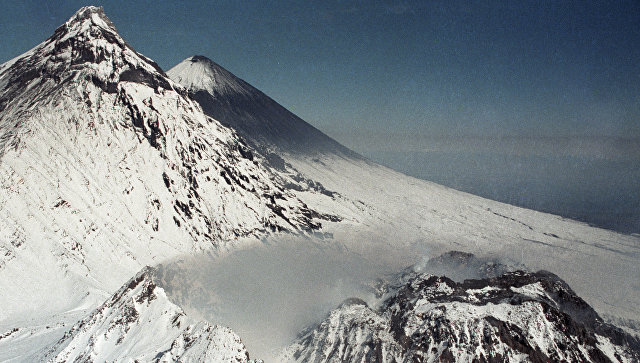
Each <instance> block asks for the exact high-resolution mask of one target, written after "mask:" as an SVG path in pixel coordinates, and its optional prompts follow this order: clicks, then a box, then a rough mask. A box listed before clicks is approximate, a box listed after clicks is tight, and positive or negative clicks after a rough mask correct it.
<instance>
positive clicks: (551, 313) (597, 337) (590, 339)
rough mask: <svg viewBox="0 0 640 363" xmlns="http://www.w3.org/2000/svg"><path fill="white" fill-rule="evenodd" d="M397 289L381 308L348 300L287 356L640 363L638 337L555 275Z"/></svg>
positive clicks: (429, 282)
mask: <svg viewBox="0 0 640 363" xmlns="http://www.w3.org/2000/svg"><path fill="white" fill-rule="evenodd" d="M474 260H475V257H474V256H473V255H470V254H465V253H460V252H452V253H448V254H445V255H443V256H440V257H439V258H437V259H433V260H432V261H434V262H435V263H438V262H439V263H444V261H447V263H451V264H453V265H456V264H457V265H468V264H474V263H475V262H474ZM476 262H477V261H476ZM389 286H391V288H390V289H391V292H390V293H388V294H387V296H388V297H387V298H386V299H385V300H384V301H383V302H382V303H381V304H380V307H379V308H377V309H370V308H368V307H367V306H366V304H365V305H361V304H358V303H355V304H354V303H351V302H349V301H347V302H345V303H344V304H342V305H341V306H340V307H339V308H337V309H336V310H334V311H332V312H331V314H330V317H329V318H328V319H327V320H325V321H323V322H322V323H321V324H320V325H318V326H317V327H316V328H315V329H312V330H308V331H306V332H304V333H303V334H302V335H301V336H300V338H299V339H298V340H297V341H296V342H295V343H294V344H292V345H291V346H290V347H289V348H288V349H287V350H286V352H285V353H284V356H285V357H287V358H293V359H295V360H297V361H305V360H315V361H332V362H337V361H353V360H357V361H360V358H361V357H362V356H366V354H369V353H371V352H383V353H384V354H382V355H381V356H379V357H377V358H376V359H377V360H376V361H379V362H393V361H440V362H459V361H474V362H503V361H529V362H551V361H576V362H578V361H579V362H611V361H617V360H619V359H621V358H624V359H626V360H628V361H638V359H640V344H639V341H638V339H636V338H634V337H633V336H630V335H628V334H626V333H625V332H624V331H622V330H621V329H619V328H616V327H615V326H613V325H610V324H607V323H604V322H603V321H602V319H601V318H600V317H599V316H598V314H597V313H596V312H595V311H594V310H593V309H592V308H591V307H590V306H589V305H588V304H587V303H586V302H585V301H584V300H582V299H581V298H580V297H578V296H577V295H576V294H575V293H574V292H573V290H571V288H570V287H569V286H568V285H567V284H566V283H565V282H564V281H562V280H561V279H560V278H559V277H558V276H556V275H554V274H552V273H550V272H547V271H539V272H536V273H531V272H525V271H521V270H516V271H511V272H506V273H504V274H502V275H499V276H493V277H487V278H483V279H469V280H464V281H462V282H455V281H453V280H451V279H449V278H447V277H444V276H434V275H431V274H428V273H424V272H416V271H415V268H414V269H412V270H408V271H407V272H405V273H403V274H402V275H401V276H399V277H398V281H397V282H396V283H392V284H390V285H389ZM353 301H357V300H353Z"/></svg>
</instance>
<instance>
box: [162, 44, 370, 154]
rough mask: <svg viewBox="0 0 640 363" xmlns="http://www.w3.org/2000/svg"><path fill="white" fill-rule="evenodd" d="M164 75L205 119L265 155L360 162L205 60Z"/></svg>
mask: <svg viewBox="0 0 640 363" xmlns="http://www.w3.org/2000/svg"><path fill="white" fill-rule="evenodd" d="M167 75H168V76H169V77H171V79H172V80H174V81H175V82H177V83H179V84H181V85H183V86H184V87H186V88H187V89H188V90H189V93H190V95H191V97H192V98H193V99H194V100H196V101H197V102H198V103H199V104H200V105H201V106H202V109H203V110H204V111H205V113H207V115H209V116H211V117H213V118H215V119H216V120H220V122H222V123H223V124H224V125H225V126H229V127H232V128H233V129H235V130H236V131H238V133H239V134H240V135H242V136H243V137H245V138H246V139H247V140H249V141H250V142H251V143H252V146H254V147H256V148H258V149H260V150H262V151H263V152H266V153H269V152H275V153H277V154H281V153H290V152H294V153H302V154H317V153H320V154H326V153H332V154H341V155H345V156H348V157H352V158H361V157H360V156H358V155H357V154H356V153H354V152H353V151H351V150H349V149H347V148H346V147H344V146H342V145H340V144H339V143H337V142H336V141H334V140H333V139H331V138H330V137H328V136H327V135H325V134H323V133H322V132H320V131H319V130H318V129H316V128H315V127H313V126H311V125H310V124H308V123H306V122H305V121H304V120H302V119H301V118H299V117H298V116H296V115H294V114H293V113H291V112H289V111H288V110H287V109H285V108H284V107H282V106H281V105H280V104H278V103H277V102H276V101H274V100H273V99H271V98H270V97H269V96H267V95H265V94H264V93H262V92H261V91H259V90H257V89H256V88H254V87H253V86H251V85H249V84H248V83H247V82H245V81H243V80H241V79H240V78H238V77H236V76H235V75H233V74H231V73H230V72H229V71H227V70H226V69H224V68H223V67H221V66H220V65H218V64H217V63H215V62H213V61H212V60H210V59H208V58H206V57H203V56H193V57H189V58H187V59H185V60H184V61H182V62H180V63H179V64H178V65H176V66H174V67H173V68H171V69H170V70H169V71H167Z"/></svg>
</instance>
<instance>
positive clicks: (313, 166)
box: [168, 57, 640, 334]
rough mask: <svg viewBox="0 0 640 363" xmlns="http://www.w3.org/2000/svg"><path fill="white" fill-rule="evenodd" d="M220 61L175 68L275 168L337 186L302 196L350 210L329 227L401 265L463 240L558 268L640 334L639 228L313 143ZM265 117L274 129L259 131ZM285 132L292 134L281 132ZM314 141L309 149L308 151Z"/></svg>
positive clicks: (317, 205)
mask: <svg viewBox="0 0 640 363" xmlns="http://www.w3.org/2000/svg"><path fill="white" fill-rule="evenodd" d="M212 64H213V63H212V62H210V61H208V60H206V59H203V58H202V57H195V58H194V57H192V58H188V59H187V60H185V61H183V62H182V63H180V67H178V66H176V67H174V69H172V70H170V71H169V72H168V74H169V75H170V76H171V77H172V78H173V79H174V80H176V81H178V82H181V83H182V84H183V85H185V86H186V87H187V88H188V89H190V95H191V97H193V98H194V99H195V100H198V101H199V102H200V103H201V104H202V105H203V108H204V109H205V111H207V110H208V111H207V112H214V111H215V112H216V115H218V117H220V119H221V122H223V123H225V124H227V125H230V126H231V127H233V128H237V129H238V130H239V132H241V133H242V134H243V135H244V137H245V138H246V139H247V142H248V143H250V144H253V145H262V146H261V147H262V148H263V149H266V150H274V151H275V152H274V153H272V154H270V157H269V160H270V166H271V167H272V168H274V169H275V168H278V169H281V170H284V171H286V172H287V173H288V174H290V175H292V176H295V177H296V178H297V179H298V180H306V181H312V182H313V183H315V184H316V185H321V186H322V188H323V189H324V190H328V191H331V192H332V193H333V195H334V197H333V198H330V199H324V200H318V199H317V198H315V196H312V195H304V194H300V197H301V198H302V199H303V200H304V201H305V203H306V204H307V205H309V206H312V207H313V208H314V209H316V210H318V211H319V212H322V213H336V214H338V215H340V216H341V217H342V218H343V221H342V223H337V224H325V228H324V231H325V232H326V233H331V234H332V235H333V236H334V241H336V242H337V243H343V244H344V245H346V248H348V249H349V250H350V251H357V252H358V253H361V254H362V255H363V256H367V257H368V258H371V259H373V260H376V261H380V260H381V259H384V260H385V261H386V262H387V263H388V264H389V265H396V266H399V265H402V263H406V259H407V255H408V254H409V253H408V251H409V250H410V249H411V248H416V249H417V250H427V251H429V252H433V253H442V252H445V251H448V250H451V249H452V248H455V249H461V250H464V251H467V252H473V253H475V254H477V255H480V256H500V257H502V258H506V259H510V260H512V261H519V262H521V263H522V264H524V265H526V266H529V267H530V268H532V269H536V270H537V269H544V270H548V271H553V272H554V273H556V274H558V275H559V276H561V277H562V278H563V279H564V280H566V281H567V282H568V283H569V284H571V286H572V287H573V288H574V289H575V290H576V291H577V292H578V293H579V295H580V296H582V297H583V298H584V299H585V300H587V301H588V302H589V303H590V304H591V305H592V306H594V308H595V309H596V310H597V311H598V312H599V313H600V314H602V315H603V316H604V317H605V318H606V319H608V320H609V321H612V322H615V323H616V324H620V325H622V326H625V327H626V328H628V329H629V331H635V332H636V334H640V305H638V304H637V301H640V285H638V284H636V283H635V280H637V278H636V277H637V276H640V238H639V237H638V236H630V235H622V234H618V233H615V232H611V231H606V230H602V229H597V228H593V227H590V226H587V225H585V224H582V223H579V222H575V221H572V220H569V219H565V218H562V217H559V216H554V215H551V214H545V213H540V212H536V211H533V210H529V209H524V208H518V207H515V206H511V205H507V204H504V203H499V202H495V201H491V200H488V199H484V198H481V197H477V196H474V195H471V194H467V193H463V192H459V191H456V190H453V189H450V188H447V187H444V186H441V185H437V184H435V183H431V182H428V181H424V180H418V179H414V178H411V177H408V176H406V175H403V174H401V173H398V172H396V171H393V170H391V169H388V168H385V167H382V166H380V165H377V164H375V163H373V162H371V161H368V160H366V159H364V158H362V157H360V156H353V154H350V153H347V152H342V151H337V152H333V151H332V148H330V147H319V148H318V147H313V146H312V145H313V142H309V141H308V136H306V135H305V133H296V132H292V131H291V130H297V129H299V128H301V129H302V128H305V127H307V126H305V125H306V123H305V122H304V121H302V120H301V119H299V118H297V117H291V115H290V113H289V112H288V113H286V115H283V116H278V115H279V113H278V112H271V111H269V109H267V108H265V107H253V106H252V105H245V104H244V103H241V102H239V101H238V102H236V101H234V100H245V101H246V102H248V101H247V100H249V99H252V98H253V97H258V96H255V95H260V96H259V97H258V99H262V100H264V97H266V96H263V95H262V93H260V92H259V91H257V90H255V89H254V88H253V87H250V86H248V85H247V84H246V83H245V82H243V81H240V80H238V79H237V77H234V76H233V75H231V74H229V73H228V72H227V71H224V70H222V69H221V68H220V67H219V66H217V65H215V64H213V65H212ZM212 100H214V101H215V100H217V101H215V102H213V101H212ZM223 101H224V102H223ZM211 102H213V103H211ZM243 102H244V101H243ZM265 102H266V101H265ZM268 104H270V105H273V101H269V103H268ZM207 105H209V106H210V107H211V109H207V107H209V106H207ZM277 108H278V109H279V110H280V109H281V106H279V105H278V106H277ZM279 112H282V110H281V111H279ZM226 117H228V119H226V120H225V118H226ZM265 125H268V131H266V132H267V133H269V134H270V135H272V136H269V137H264V136H263V135H262V131H258V130H260V128H261V127H266V126H265ZM254 127H255V128H256V129H255V130H254ZM241 130H245V131H241ZM282 137H285V138H288V141H286V142H285V141H282V140H279V138H282ZM291 143H293V144H297V146H296V145H294V146H290V144H291ZM305 143H309V144H310V147H309V149H308V150H300V147H301V146H302V145H305ZM307 197H308V198H307ZM381 250H383V251H385V252H384V253H382V255H380V251H381ZM409 255H410V254H409ZM594 286H597V288H594Z"/></svg>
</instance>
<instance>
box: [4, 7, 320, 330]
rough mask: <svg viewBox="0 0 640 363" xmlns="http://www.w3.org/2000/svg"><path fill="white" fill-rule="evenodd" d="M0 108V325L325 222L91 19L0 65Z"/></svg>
mask: <svg viewBox="0 0 640 363" xmlns="http://www.w3.org/2000/svg"><path fill="white" fill-rule="evenodd" d="M0 111H1V113H0V286H1V290H2V291H3V293H2V294H1V296H0V304H1V305H2V307H3V308H2V309H0V320H1V319H6V318H8V317H10V316H12V314H13V313H16V312H18V311H19V310H22V311H24V310H25V309H36V308H37V309H38V311H43V310H47V309H53V308H60V307H61V306H66V305H68V304H76V303H77V302H78V301H79V299H85V298H87V297H86V293H87V291H88V290H87V289H86V288H78V286H93V287H94V288H95V289H97V290H98V291H106V292H112V291H113V290H114V289H116V288H118V286H120V284H122V283H123V282H124V281H126V280H127V279H128V278H129V277H130V276H131V275H132V274H133V273H135V271H137V270H139V269H140V268H141V267H142V266H144V265H147V264H154V263H157V262H158V261H161V260H163V259H165V258H168V257H171V256H176V255H178V254H185V253H190V252H193V251H198V250H210V249H216V248H221V247H224V246H225V245H226V243H227V242H233V241H235V240H236V239H237V238H238V237H246V236H259V235H264V234H267V233H272V232H278V231H290V232H293V233H307V232H311V231H314V230H317V229H319V228H320V226H321V224H322V223H323V221H324V220H326V219H330V217H329V216H322V215H320V214H319V213H317V212H315V211H314V210H312V209H310V208H309V207H307V206H306V205H305V203H303V202H301V201H300V199H299V198H298V197H296V195H295V194H294V193H292V190H293V189H292V188H295V189H296V190H307V189H309V186H308V185H306V184H304V182H299V181H296V180H291V179H288V178H287V177H286V176H281V175H279V174H276V173H274V172H273V171H271V170H270V169H268V168H266V167H265V166H264V164H265V163H266V162H265V160H264V159H263V158H262V157H261V156H260V155H259V154H257V153H255V152H254V151H252V150H251V149H250V148H249V147H248V146H247V145H246V143H245V142H244V141H242V139H241V138H240V137H239V136H238V135H237V134H236V133H235V132H234V131H233V130H231V129H229V128H227V127H224V126H223V125H221V124H220V123H219V122H217V121H216V120H214V119H212V118H210V117H208V116H206V115H205V114H204V113H203V112H202V110H201V108H200V106H199V105H198V104H197V103H195V102H194V101H192V100H191V99H190V98H188V97H187V92H186V91H185V90H184V89H183V88H182V87H181V86H179V85H177V84H174V83H173V82H172V81H171V80H169V79H168V78H167V77H166V75H165V74H164V72H163V71H162V70H161V69H160V68H159V67H158V66H157V65H156V64H155V63H154V62H152V61H151V60H149V59H148V58H146V57H144V56H142V55H140V54H139V53H137V52H136V51H135V50H133V49H132V48H131V47H130V46H129V45H128V44H127V43H126V42H125V41H124V40H123V39H122V38H121V37H120V36H119V35H118V33H117V32H116V29H115V28H114V27H113V25H112V23H111V22H110V21H109V19H107V17H106V16H105V15H104V13H103V11H102V9H101V8H95V7H87V8H82V9H81V10H79V11H78V12H77V13H76V14H75V15H74V16H73V17H72V18H71V19H69V21H67V22H66V23H65V24H64V25H62V26H61V27H59V28H58V29H57V30H56V31H55V33H54V34H53V35H52V36H51V37H50V38H49V39H47V40H46V41H45V42H43V43H42V44H40V45H38V46H36V47H35V48H33V49H32V50H30V51H29V52H27V53H25V54H23V55H21V56H19V57H17V58H15V59H14V60H11V61H10V62H8V63H5V64H3V65H2V66H1V67H0ZM331 218H333V217H331ZM36 261H37V263H36ZM15 281H21V283H20V284H16V283H15ZM24 284H26V285H28V286H30V287H32V288H28V289H25V288H24ZM76 284H78V285H76ZM40 294H41V295H40ZM34 295H35V296H42V297H44V296H48V300H47V301H44V300H43V299H36V298H34V297H35V296H34ZM101 296H102V295H101ZM103 297H104V296H103ZM101 298H102V297H101Z"/></svg>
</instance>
